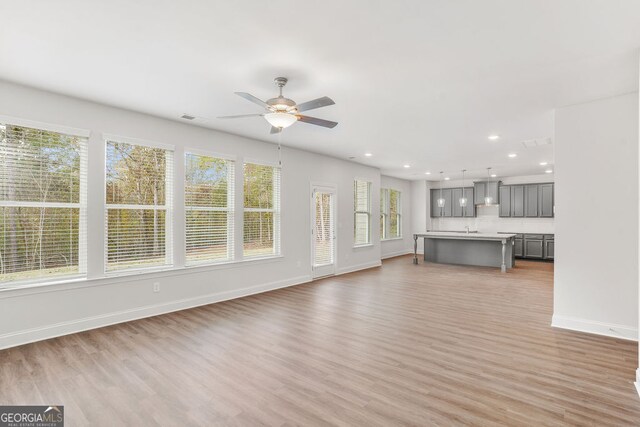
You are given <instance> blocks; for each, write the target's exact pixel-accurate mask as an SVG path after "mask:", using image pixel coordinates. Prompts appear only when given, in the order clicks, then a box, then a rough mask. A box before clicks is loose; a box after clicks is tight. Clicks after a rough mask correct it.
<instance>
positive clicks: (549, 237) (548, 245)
mask: <svg viewBox="0 0 640 427" xmlns="http://www.w3.org/2000/svg"><path fill="white" fill-rule="evenodd" d="M554 256H555V239H554V236H553V234H546V235H545V236H544V259H553V258H554Z"/></svg>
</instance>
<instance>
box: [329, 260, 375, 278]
mask: <svg viewBox="0 0 640 427" xmlns="http://www.w3.org/2000/svg"><path fill="white" fill-rule="evenodd" d="M381 265H382V261H373V262H366V263H364V264H358V265H352V266H350V267H345V268H340V269H338V270H337V271H336V276H339V275H341V274H347V273H353V272H355V271H360V270H366V269H368V268H374V267H380V266H381Z"/></svg>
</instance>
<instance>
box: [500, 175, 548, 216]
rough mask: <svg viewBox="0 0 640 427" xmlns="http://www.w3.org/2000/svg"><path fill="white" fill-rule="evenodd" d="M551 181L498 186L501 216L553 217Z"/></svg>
mask: <svg viewBox="0 0 640 427" xmlns="http://www.w3.org/2000/svg"><path fill="white" fill-rule="evenodd" d="M553 190H554V186H553V183H544V184H522V185H501V186H500V190H499V193H500V210H499V215H500V216H501V217H511V218H522V217H528V218H553V216H554V212H553V204H554V202H555V201H554V194H553Z"/></svg>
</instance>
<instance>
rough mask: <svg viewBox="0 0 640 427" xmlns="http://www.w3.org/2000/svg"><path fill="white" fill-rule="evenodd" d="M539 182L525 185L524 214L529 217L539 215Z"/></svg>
mask: <svg viewBox="0 0 640 427" xmlns="http://www.w3.org/2000/svg"><path fill="white" fill-rule="evenodd" d="M539 188H540V187H539V186H538V185H537V184H531V185H525V186H524V216H526V217H528V218H535V217H538V216H539V215H538V190H539Z"/></svg>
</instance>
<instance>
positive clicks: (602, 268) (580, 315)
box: [553, 92, 638, 339]
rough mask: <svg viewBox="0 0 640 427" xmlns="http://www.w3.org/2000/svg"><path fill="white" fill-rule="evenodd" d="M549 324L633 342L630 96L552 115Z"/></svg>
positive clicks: (634, 122)
mask: <svg viewBox="0 0 640 427" xmlns="http://www.w3.org/2000/svg"><path fill="white" fill-rule="evenodd" d="M555 123H556V134H555V177H556V181H555V182H556V189H555V190H556V200H557V202H556V222H555V228H556V232H555V235H556V237H555V249H556V253H555V282H554V314H553V325H554V326H559V327H565V328H569V329H577V330H582V331H586V332H593V333H598V334H603V335H611V336H617V337H622V338H629V339H637V336H638V329H637V328H638V93H637V92H635V93H631V94H626V95H621V96H616V97H612V98H607V99H600V100H597V101H593V102H588V103H584V104H579V105H572V106H568V107H564V108H560V109H558V110H557V111H556V119H555Z"/></svg>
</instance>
